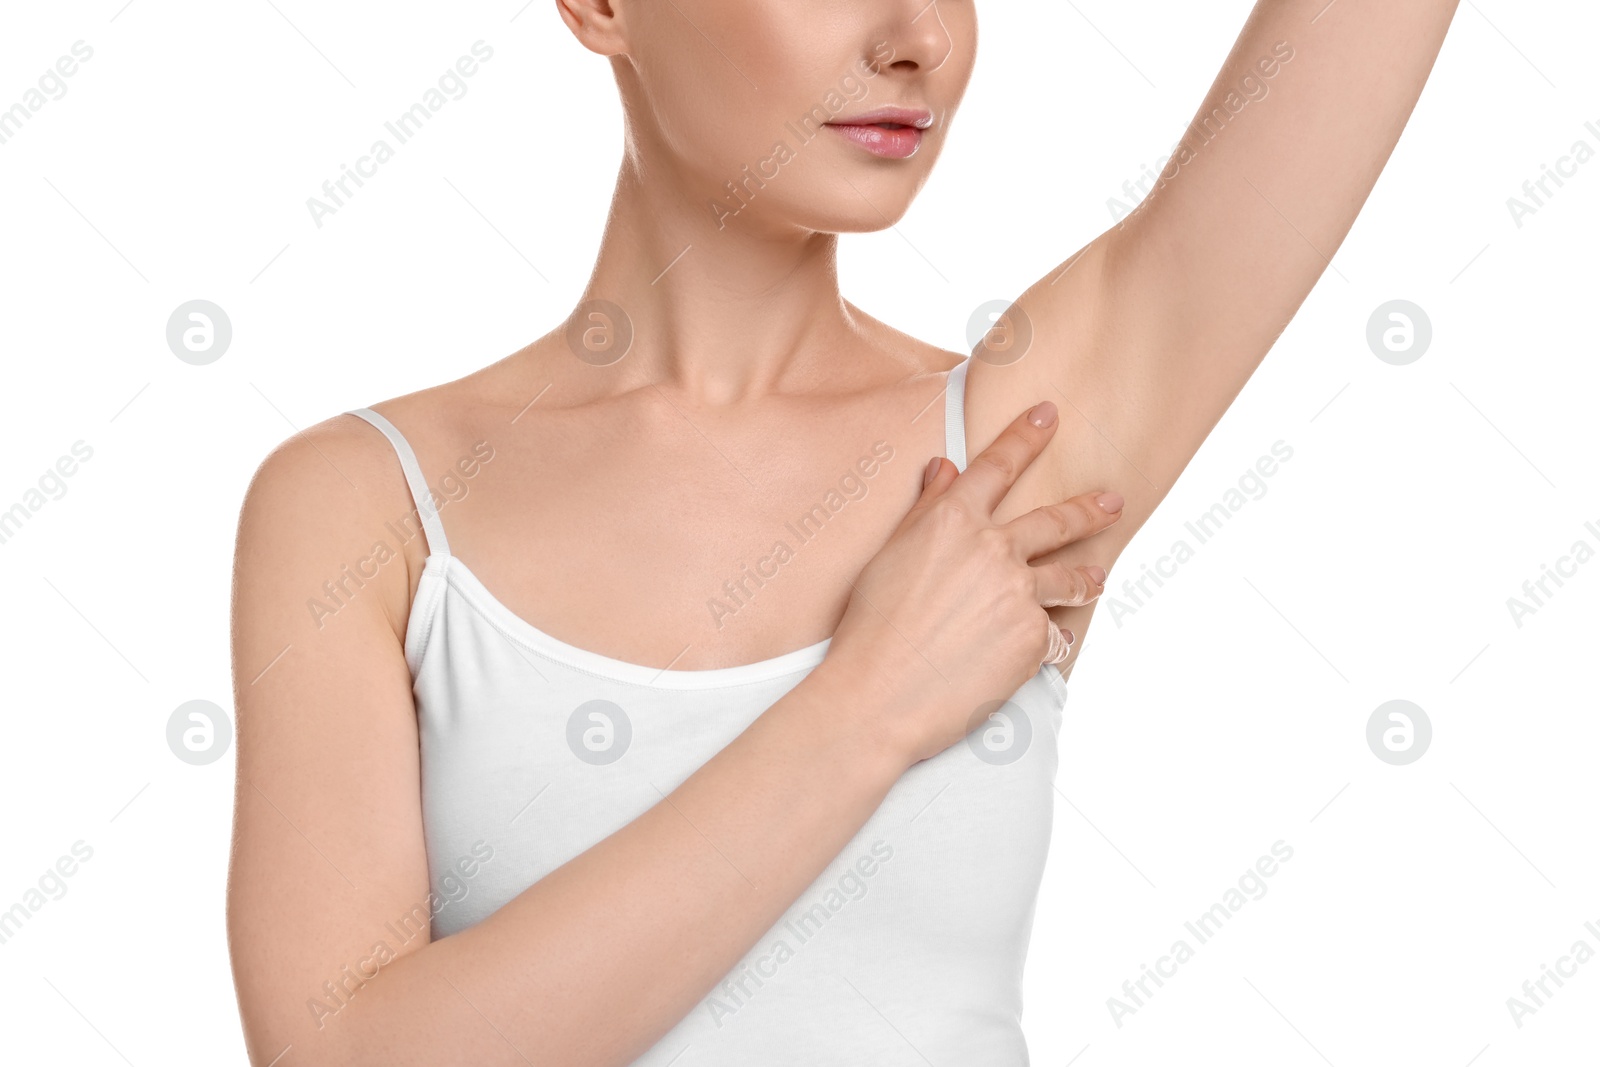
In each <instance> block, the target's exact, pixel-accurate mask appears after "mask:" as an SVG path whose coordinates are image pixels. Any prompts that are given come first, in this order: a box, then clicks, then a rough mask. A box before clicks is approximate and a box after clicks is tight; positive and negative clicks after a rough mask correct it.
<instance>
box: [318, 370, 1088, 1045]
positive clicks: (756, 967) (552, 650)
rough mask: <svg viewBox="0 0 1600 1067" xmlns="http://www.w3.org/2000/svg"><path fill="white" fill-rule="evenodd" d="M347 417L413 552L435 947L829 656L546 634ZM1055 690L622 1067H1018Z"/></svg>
mask: <svg viewBox="0 0 1600 1067" xmlns="http://www.w3.org/2000/svg"><path fill="white" fill-rule="evenodd" d="M969 363H970V357H969V359H968V361H967V362H964V363H962V364H961V365H959V366H958V367H956V368H955V369H954V370H953V371H951V372H950V377H949V386H948V388H947V390H946V394H945V395H946V400H945V426H946V434H945V455H946V456H947V457H948V458H949V459H950V460H951V461H952V462H953V463H954V464H955V465H956V467H957V468H959V469H963V470H964V469H965V468H966V463H967V457H966V434H965V428H964V419H963V408H964V403H963V401H964V393H965V385H966V372H967V367H968V364H969ZM348 414H351V415H357V416H360V417H361V418H363V419H366V420H367V421H368V422H370V423H372V424H373V425H374V426H376V427H377V428H378V429H379V430H381V431H383V433H384V434H385V436H387V437H388V438H389V440H390V442H391V443H392V444H393V445H394V448H395V451H396V452H397V453H398V454H399V458H400V462H401V465H402V466H403V467H404V470H405V476H406V481H407V483H408V485H409V486H410V488H411V493H412V496H413V499H414V501H415V503H416V505H417V510H418V513H419V514H420V516H421V519H422V525H423V530H424V532H425V533H426V535H427V539H428V552H429V555H428V557H427V561H426V564H425V566H424V567H423V571H422V577H421V581H420V584H419V585H418V587H417V592H416V597H415V599H414V600H413V602H412V605H411V610H410V615H409V619H408V622H407V627H406V636H405V658H406V664H407V666H408V667H409V668H410V671H411V677H412V679H413V689H412V691H413V694H414V696H415V701H416V710H417V725H418V729H419V733H420V744H421V767H422V782H421V787H422V814H423V829H424V833H425V837H426V843H427V854H428V868H429V872H430V880H431V886H432V891H433V894H434V900H433V901H431V902H430V907H431V909H432V910H433V912H434V914H433V918H432V935H433V937H435V938H441V937H445V936H447V935H449V934H453V933H455V932H456V931H458V930H461V929H463V928H465V927H468V926H471V925H473V924H474V923H476V922H478V921H479V920H481V919H483V918H485V917H486V916H488V915H489V914H490V913H492V912H494V911H495V910H496V909H498V908H499V907H500V906H501V905H503V904H505V903H507V902H508V901H510V900H511V899H512V898H514V897H516V896H517V895H518V894H519V893H521V892H522V891H523V890H524V889H526V888H528V886H530V885H532V884H533V883H534V882H536V881H538V880H539V879H540V878H542V877H544V876H545V875H546V874H548V873H549V872H550V871H553V870H555V869H556V868H557V867H560V866H561V865H562V864H564V863H566V862H567V861H568V860H570V859H572V858H573V857H574V856H577V855H578V854H580V853H582V852H584V851H585V850H586V849H588V848H589V847H590V846H592V845H594V844H596V843H597V842H599V841H601V840H602V839H603V838H605V837H607V836H608V835H610V834H611V833H613V832H614V831H616V830H617V829H619V828H620V827H622V826H624V825H625V824H627V823H629V822H631V821H633V820H634V819H636V818H637V817H639V816H640V815H642V814H644V812H645V811H647V810H648V809H650V808H651V807H653V806H655V805H656V804H658V803H660V801H661V797H662V794H663V793H670V792H671V791H672V790H673V789H674V788H676V787H677V786H678V785H679V784H680V783H681V782H682V781H683V780H684V779H686V778H688V777H689V775H690V774H692V773H693V772H694V771H695V770H696V769H698V768H699V767H700V766H701V765H702V764H704V763H705V762H706V761H707V760H708V759H710V758H711V757H712V756H714V755H715V754H716V753H717V752H718V751H720V750H721V749H722V748H723V747H724V746H725V745H727V744H728V743H729V742H730V741H732V740H733V739H734V738H735V737H737V736H738V735H739V733H740V732H741V731H743V730H744V729H745V727H747V726H749V725H750V724H751V723H752V722H753V721H754V720H755V719H756V717H757V716H759V715H760V714H761V713H762V711H764V710H765V709H766V708H768V707H770V706H771V705H772V704H773V703H775V702H776V701H777V700H778V699H779V698H780V697H782V696H783V695H784V694H785V693H787V692H788V691H789V690H790V689H791V688H793V687H794V686H795V685H796V684H797V683H798V682H799V681H800V680H801V679H803V678H804V677H805V676H806V674H807V673H808V672H809V671H810V670H811V669H812V668H813V667H815V666H816V665H817V664H818V663H819V662H821V660H822V657H823V654H824V653H825V652H826V651H827V646H828V641H827V640H823V641H821V642H819V643H817V644H815V645H811V646H810V647H808V648H802V649H798V650H796V651H793V652H789V653H786V654H784V655H781V656H776V657H773V658H772V659H765V660H762V661H760V662H758V663H747V664H744V665H742V666H738V667H721V668H715V669H710V670H660V669H657V668H655V667H646V666H642V665H640V664H635V663H627V662H623V661H621V660H616V659H612V658H610V657H608V656H603V655H599V654H597V653H594V652H590V651H586V650H584V649H581V648H576V647H574V646H572V645H568V644H566V643H564V642H562V641H559V640H557V639H556V638H554V637H552V636H550V635H549V634H546V633H544V632H543V631H541V630H539V629H537V628H535V627H534V626H533V625H531V624H530V623H528V622H527V621H525V620H524V619H522V618H521V617H519V616H517V615H515V614H513V613H512V611H511V610H510V609H509V608H507V607H506V606H505V605H504V604H502V603H501V602H500V601H499V600H497V599H496V598H495V596H494V594H493V593H491V592H490V591H489V590H488V589H487V588H485V587H484V585H483V583H481V582H480V581H479V580H478V578H477V576H476V575H474V574H473V573H472V571H471V570H469V569H468V568H467V566H466V565H465V564H463V563H462V562H461V561H460V560H459V559H456V558H454V557H453V556H451V555H450V548H449V542H448V540H447V539H446V537H445V532H444V527H443V525H442V524H441V523H440V521H439V516H438V512H437V510H436V509H435V507H434V506H433V500H434V498H433V496H432V495H431V494H430V492H429V489H428V485H427V481H426V479H425V478H424V477H423V474H422V471H421V469H420V468H419V467H418V465H417V460H416V456H415V454H414V453H413V452H412V450H411V447H410V445H409V444H408V443H407V442H406V440H405V438H404V437H403V436H401V434H400V432H399V431H398V430H396V429H395V428H394V426H393V425H392V424H391V423H390V422H389V421H388V420H387V419H385V418H384V417H383V416H382V415H379V414H378V413H377V412H375V411H372V410H371V409H368V408H362V409H360V410H356V411H351V412H348ZM441 499H442V498H441ZM946 669H948V668H946ZM1065 700H1066V681H1065V679H1064V677H1063V676H1062V674H1061V672H1060V671H1059V670H1058V669H1057V668H1055V667H1053V666H1046V667H1043V668H1041V669H1040V671H1039V673H1038V674H1036V675H1034V677H1032V678H1031V679H1029V680H1028V681H1027V682H1026V683H1025V684H1024V685H1023V686H1022V687H1021V688H1020V689H1018V690H1017V692H1016V693H1015V694H1014V695H1013V696H1012V697H1011V698H1010V700H1009V701H1008V702H1006V703H1005V704H1004V705H1003V706H1002V707H1001V708H1000V709H999V710H998V711H997V712H996V713H995V714H993V715H991V716H990V718H989V719H988V721H986V722H985V723H983V724H982V725H981V726H980V727H979V728H978V729H977V730H975V731H974V732H973V733H972V734H971V735H969V737H968V738H967V740H966V742H965V743H960V744H956V745H954V746H952V747H951V748H948V749H946V750H945V751H944V752H942V753H940V754H939V755H937V756H935V757H933V758H932V759H928V760H923V761H922V762H920V763H918V764H916V765H914V766H913V767H911V768H910V769H909V770H907V771H906V772H905V774H904V775H903V776H902V777H901V778H900V780H899V781H898V782H897V783H896V784H895V785H894V787H893V788H892V789H891V790H890V791H889V793H888V795H887V796H886V797H885V799H884V801H883V803H882V804H881V805H880V806H879V808H878V810H877V811H876V812H875V813H874V814H873V815H872V816H871V818H869V819H868V820H867V822H866V823H865V824H864V825H863V826H862V828H861V830H860V832H859V833H857V834H856V835H855V837H854V838H853V839H852V840H851V842H850V843H849V845H847V846H846V847H845V848H844V850H843V851H842V852H840V853H839V855H838V856H837V857H835V859H834V860H833V861H832V862H831V863H830V864H828V866H827V868H826V869H825V870H824V871H823V872H822V873H821V875H819V876H818V877H817V879H816V881H815V882H813V883H812V884H811V886H810V887H809V888H807V889H806V891H805V892H803V893H801V894H800V896H799V898H798V899H797V900H796V901H795V902H794V904H793V905H792V906H791V907H790V908H789V910H788V911H787V912H786V913H785V915H784V917H783V918H782V919H780V920H779V921H778V922H777V923H776V924H775V925H774V926H773V927H772V928H771V929H770V930H768V931H767V932H766V933H765V934H763V935H762V936H761V938H760V939H759V940H758V941H757V942H756V944H755V946H754V947H753V948H751V950H750V951H749V953H748V954H747V955H746V956H745V957H744V959H743V960H742V961H741V962H740V963H739V964H738V965H737V966H735V967H734V968H733V970H732V971H730V972H729V974H728V975H727V977H726V978H725V979H724V980H723V982H722V983H721V984H720V985H719V986H718V987H717V988H716V989H714V990H713V991H712V992H711V993H710V994H709V995H708V996H707V997H705V998H704V999H703V1000H702V1001H701V1002H700V1003H699V1004H697V1005H696V1006H695V1007H694V1008H693V1009H692V1010H691V1011H690V1012H689V1014H688V1015H687V1016H685V1017H684V1018H683V1019H682V1020H681V1021H680V1022H679V1023H678V1025H677V1026H675V1027H674V1028H673V1029H672V1030H671V1031H670V1032H668V1033H667V1034H666V1035H665V1036H664V1037H662V1038H661V1040H660V1041H659V1042H657V1043H656V1044H655V1045H654V1046H653V1047H652V1048H651V1049H650V1050H649V1051H648V1052H647V1053H645V1054H644V1055H643V1056H642V1057H640V1058H639V1059H638V1060H636V1061H635V1063H636V1064H637V1065H643V1067H666V1065H667V1064H669V1063H671V1064H673V1065H674V1067H753V1065H761V1067H767V1065H780V1064H805V1065H812V1064H832V1065H841V1064H863V1065H866V1064H870V1065H873V1067H881V1065H888V1064H896V1063H906V1064H910V1063H920V1062H922V1060H920V1059H919V1058H918V1053H919V1052H920V1054H921V1055H922V1056H923V1057H926V1058H927V1059H929V1060H934V1061H936V1062H941V1063H961V1064H979V1063H981V1064H984V1065H985V1067H998V1065H1002V1064H1005V1065H1012V1064H1026V1063H1027V1062H1028V1053H1027V1046H1026V1044H1025V1042H1024V1040H1023V1035H1022V1030H1021V1026H1020V1017H1021V1014H1022V970H1023V961H1024V958H1025V957H1026V955H1027V949H1028V937H1029V933H1030V931H1031V928H1032V925H1033V912H1034V902H1035V900H1036V899H1037V896H1038V891H1039V883H1040V878H1041V877H1042V875H1043V871H1044V863H1045V854H1046V851H1047V849H1048V847H1049V843H1050V827H1051V816H1052V807H1053V797H1052V796H1051V791H1052V789H1053V784H1054V779H1055V771H1056V758H1057V757H1056V739H1057V735H1058V732H1059V730H1060V726H1061V712H1062V706H1063V704H1064V702H1065ZM658 788H659V790H660V792H658V791H657V789H658ZM486 857H487V858H486ZM663 921H670V920H669V919H668V918H667V917H665V916H663ZM408 936H409V935H408ZM619 1007H622V1006H619ZM908 1046H909V1047H908Z"/></svg>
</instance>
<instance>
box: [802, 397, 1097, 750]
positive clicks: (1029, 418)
mask: <svg viewBox="0 0 1600 1067" xmlns="http://www.w3.org/2000/svg"><path fill="white" fill-rule="evenodd" d="M1056 425H1057V418H1056V408H1055V405H1054V404H1051V403H1050V402H1048V401H1046V402H1044V403H1042V404H1039V405H1038V406H1037V407H1034V408H1033V409H1032V410H1030V411H1027V412H1025V413H1023V414H1022V415H1021V416H1019V417H1018V418H1017V419H1016V420H1015V421H1014V422H1013V423H1012V424H1011V425H1010V426H1009V427H1007V429H1006V430H1005V432H1004V433H1002V434H1001V435H1000V437H999V438H998V439H997V440H996V441H995V442H994V444H992V445H990V446H989V447H988V448H986V449H984V451H983V452H982V453H980V454H979V455H978V456H977V458H975V459H974V460H973V461H972V462H971V464H969V465H968V467H967V469H966V470H965V471H962V472H959V473H958V472H957V471H956V468H955V465H954V464H952V463H951V462H950V461H949V460H947V459H943V458H937V459H935V460H933V461H932V462H931V463H930V464H929V465H928V470H927V473H926V475H925V477H924V485H923V491H922V496H921V497H920V498H919V499H918V500H917V502H916V504H915V505H914V506H913V507H912V508H911V510H910V512H909V513H907V515H906V517H905V519H904V520H903V521H902V522H901V523H900V525H899V527H898V528H897V529H896V530H895V532H894V534H893V535H892V536H891V537H890V539H889V541H888V543H887V544H885V545H884V546H883V548H882V549H881V550H880V551H879V552H878V554H877V555H875V556H874V557H873V558H872V559H871V561H869V562H868V563H867V565H866V567H865V568H864V569H863V570H862V572H861V576H860V578H858V579H857V581H856V582H855V592H854V593H853V594H852V595H851V598H850V604H849V606H848V607H847V608H846V609H845V613H844V618H843V619H842V620H841V621H840V623H839V627H838V629H837V630H836V632H835V634H834V637H833V640H832V642H831V643H830V645H829V649H828V656H827V660H826V661H825V663H824V665H823V666H822V667H819V670H825V671H826V672H828V673H830V674H832V675H833V676H834V677H835V680H836V681H837V680H838V679H839V678H840V677H845V678H847V679H848V684H847V685H846V687H845V689H846V691H856V687H857V686H860V687H862V690H864V692H865V693H866V694H870V696H871V698H872V699H868V700H864V701H862V702H861V703H860V704H859V705H858V707H860V708H866V709H871V710H870V711H868V712H866V714H870V715H872V716H873V717H874V721H872V722H868V723H861V722H859V721H857V725H858V726H861V727H865V728H867V729H869V730H870V731H871V733H872V736H873V737H874V739H876V740H878V741H882V742H886V743H887V744H888V745H889V746H890V747H891V748H892V749H893V750H894V751H895V752H896V753H897V754H898V755H899V756H901V757H903V758H904V759H905V761H906V766H910V765H911V764H912V763H915V762H917V761H918V760H923V759H927V758H928V757H930V756H934V755H937V754H938V753H939V752H942V751H943V750H944V749H946V748H948V747H949V746H950V745H952V744H954V743H955V742H957V741H959V740H961V738H963V737H964V736H966V734H967V732H968V731H969V730H970V729H971V727H972V726H973V725H974V723H975V719H974V716H975V715H977V713H978V711H979V709H980V707H982V706H984V705H990V706H992V705H993V703H994V702H995V701H998V700H1004V699H1006V698H1007V697H1009V696H1010V695H1011V694H1012V693H1014V692H1016V690H1017V689H1018V688H1019V687H1020V686H1021V685H1022V684H1023V683H1024V682H1026V681H1027V680H1028V679H1029V678H1030V677H1032V676H1033V675H1034V674H1036V673H1038V670H1039V667H1040V665H1041V664H1043V663H1059V662H1060V661H1061V660H1063V659H1065V658H1066V656H1067V652H1068V650H1069V647H1070V644H1071V641H1072V637H1071V635H1070V633H1063V631H1061V630H1060V629H1059V628H1058V627H1056V625H1055V624H1054V623H1053V622H1051V620H1050V616H1049V614H1048V613H1047V612H1046V611H1045V608H1046V607H1056V606H1066V605H1080V604H1087V603H1090V602H1091V601H1093V600H1094V599H1095V598H1097V597H1098V596H1099V595H1100V594H1101V593H1102V592H1103V591H1104V589H1105V586H1104V582H1105V570H1104V569H1102V568H1100V567H1093V566H1084V567H1068V566H1067V565H1065V564H1062V563H1048V564H1033V563H1031V562H1030V561H1031V560H1033V559H1036V558H1037V557H1039V556H1043V555H1045V554H1047V553H1049V552H1053V551H1054V550H1056V549H1058V548H1061V547H1062V546H1064V545H1067V544H1070V543H1072V542H1074V541H1081V540H1083V539H1084V538H1086V537H1090V536H1092V535H1094V534H1096V533H1099V532H1100V531H1101V530H1104V529H1105V528H1106V527H1108V526H1110V525H1111V524H1112V523H1114V522H1116V521H1117V518H1118V517H1119V516H1120V515H1121V513H1122V497H1121V496H1120V495H1118V494H1116V493H1085V494H1083V495H1082V496H1076V497H1073V498H1071V499H1070V500H1066V501H1063V502H1062V503H1060V504H1052V505H1048V506H1045V507H1041V508H1036V509H1034V510H1033V511H1031V512H1028V513H1027V514H1026V515H1022V516H1020V517H1018V518H1016V519H1013V520H1012V521H1011V522H1008V523H1004V524H997V523H996V522H995V521H994V510H995V508H996V507H997V506H998V505H999V504H1000V501H1001V500H1002V499H1004V498H1005V495H1006V493H1007V492H1008V491H1009V490H1010V488H1011V486H1012V485H1013V484H1014V483H1015V482H1016V480H1017V478H1018V476H1020V475H1021V473H1022V472H1023V470H1025V469H1026V468H1027V467H1028V465H1029V464H1030V463H1032V462H1033V461H1034V460H1035V459H1036V458H1038V456H1039V454H1040V453H1041V452H1042V451H1043V450H1044V447H1045V445H1046V443H1048V442H1049V440H1050V438H1051V437H1052V436H1054V434H1055V430H1056ZM841 672H842V673H841Z"/></svg>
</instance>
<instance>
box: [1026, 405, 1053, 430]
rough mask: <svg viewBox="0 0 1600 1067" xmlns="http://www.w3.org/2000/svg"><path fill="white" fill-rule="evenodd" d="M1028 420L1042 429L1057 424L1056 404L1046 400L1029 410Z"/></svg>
mask: <svg viewBox="0 0 1600 1067" xmlns="http://www.w3.org/2000/svg"><path fill="white" fill-rule="evenodd" d="M1028 421H1029V422H1031V423H1033V424H1034V425H1035V426H1037V427H1039V429H1041V430H1042V429H1044V428H1045V427H1047V426H1054V425H1055V424H1056V406H1055V405H1054V404H1052V403H1050V401H1048V400H1046V401H1044V402H1043V403H1041V404H1039V405H1038V406H1037V407H1035V408H1034V409H1033V410H1032V411H1030V412H1028Z"/></svg>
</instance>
